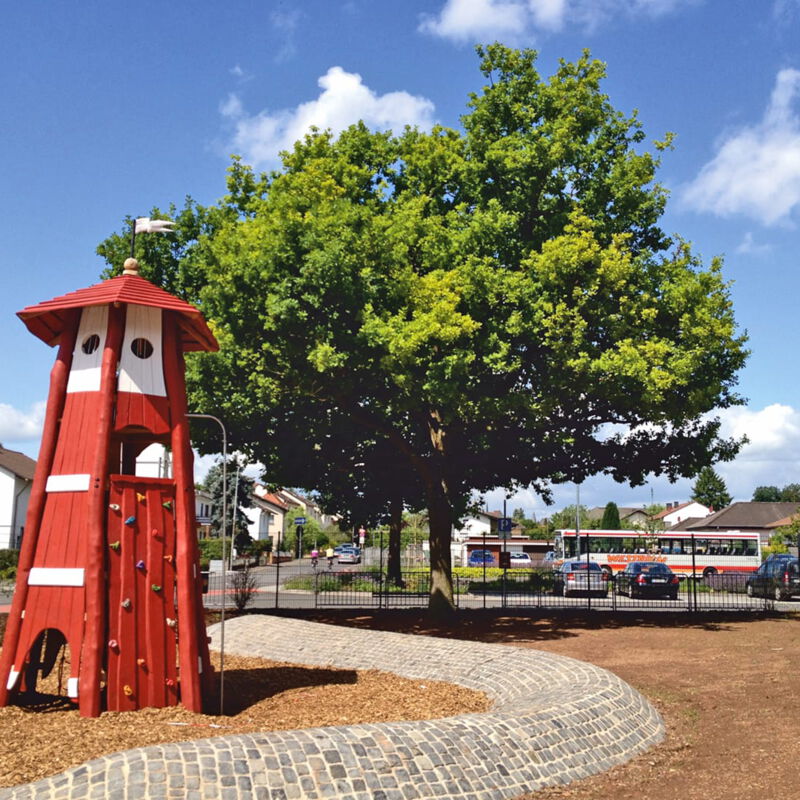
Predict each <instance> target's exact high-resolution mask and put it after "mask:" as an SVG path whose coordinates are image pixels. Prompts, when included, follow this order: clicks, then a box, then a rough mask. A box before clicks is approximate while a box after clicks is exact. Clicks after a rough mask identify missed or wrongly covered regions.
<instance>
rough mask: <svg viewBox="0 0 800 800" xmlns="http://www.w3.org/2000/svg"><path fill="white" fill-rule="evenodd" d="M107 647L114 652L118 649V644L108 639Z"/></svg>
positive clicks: (114, 640)
mask: <svg viewBox="0 0 800 800" xmlns="http://www.w3.org/2000/svg"><path fill="white" fill-rule="evenodd" d="M108 646H109V647H110V648H111V649H112V650H116V649H117V648H118V647H119V642H118V641H117V640H116V639H109V640H108Z"/></svg>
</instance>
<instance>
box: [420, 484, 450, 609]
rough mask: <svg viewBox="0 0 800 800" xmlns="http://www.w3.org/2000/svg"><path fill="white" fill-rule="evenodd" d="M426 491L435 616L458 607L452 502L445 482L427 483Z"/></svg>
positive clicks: (430, 602) (430, 604) (430, 607)
mask: <svg viewBox="0 0 800 800" xmlns="http://www.w3.org/2000/svg"><path fill="white" fill-rule="evenodd" d="M426 494H427V496H428V522H429V525H430V552H431V596H430V600H429V603H428V608H429V610H430V611H431V613H432V614H434V615H436V616H447V615H449V614H451V613H452V612H453V611H454V610H455V603H454V601H453V572H452V568H451V558H450V531H451V526H452V517H451V508H450V502H449V500H448V498H447V494H446V492H445V491H444V486H443V485H442V484H438V486H437V485H435V484H434V485H429V486H426Z"/></svg>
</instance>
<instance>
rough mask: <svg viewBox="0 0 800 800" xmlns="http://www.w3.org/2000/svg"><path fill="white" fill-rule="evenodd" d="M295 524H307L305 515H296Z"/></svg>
mask: <svg viewBox="0 0 800 800" xmlns="http://www.w3.org/2000/svg"><path fill="white" fill-rule="evenodd" d="M294 524H295V525H305V524H306V518H305V517H295V518H294Z"/></svg>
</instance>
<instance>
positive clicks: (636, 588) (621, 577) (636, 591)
mask: <svg viewBox="0 0 800 800" xmlns="http://www.w3.org/2000/svg"><path fill="white" fill-rule="evenodd" d="M616 580H617V591H618V592H619V593H620V594H627V595H630V597H665V596H666V597H669V599H670V600H677V599H678V587H679V586H680V579H679V578H678V576H677V575H676V574H675V573H674V572H673V571H672V570H671V569H670V568H669V567H668V566H667V565H666V564H662V563H661V562H659V561H634V562H632V563H630V564H628V566H626V567H625V569H624V570H623V571H622V572H620V573H619V574H618V575H617V579H616Z"/></svg>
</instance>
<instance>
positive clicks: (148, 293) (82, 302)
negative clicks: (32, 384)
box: [17, 275, 219, 351]
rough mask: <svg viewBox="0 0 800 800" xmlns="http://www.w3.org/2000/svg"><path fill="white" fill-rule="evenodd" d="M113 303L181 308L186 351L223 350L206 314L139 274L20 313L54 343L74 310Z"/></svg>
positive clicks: (35, 332) (33, 329) (44, 338)
mask: <svg viewBox="0 0 800 800" xmlns="http://www.w3.org/2000/svg"><path fill="white" fill-rule="evenodd" d="M111 303H131V304H135V305H140V306H152V307H154V308H165V309H168V310H170V311H177V312H178V314H179V315H180V322H179V325H180V328H181V333H182V336H181V341H182V343H183V349H184V351H189V350H210V351H215V350H218V349H219V345H218V344H217V340H216V339H215V338H214V334H213V333H211V331H210V330H209V328H208V325H207V324H206V321H205V320H204V319H203V315H202V314H201V313H200V312H199V311H198V310H197V309H196V308H195V307H194V306H193V305H190V304H189V303H186V302H184V301H183V300H181V299H179V298H177V297H175V296H174V295H171V294H169V292H165V291H164V290H163V289H159V287H158V286H156V285H155V284H152V283H150V281H148V280H145V279H144V278H141V277H139V276H138V275H119V276H117V277H116V278H110V279H109V280H107V281H103V282H102V283H97V284H95V285H94V286H89V287H88V288H86V289H78V290H77V291H75V292H69V293H68V294H64V295H61V296H60V297H54V298H53V299H52V300H46V301H45V302H43V303H39V304H38V305H35V306H28V307H27V308H23V309H22V311H18V312H17V316H18V317H19V318H20V319H21V320H22V321H23V322H24V323H25V325H26V327H27V328H28V330H29V331H30V332H31V333H32V334H33V335H34V336H38V337H39V338H40V339H41V340H42V341H43V342H45V343H47V344H49V345H51V346H53V345H55V344H57V343H58V339H59V336H60V335H61V332H62V331H63V330H64V325H65V324H66V321H67V319H68V318H69V316H70V313H69V312H70V311H71V310H73V309H78V308H86V307H87V306H105V305H110V304H111Z"/></svg>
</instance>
